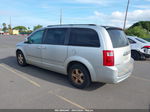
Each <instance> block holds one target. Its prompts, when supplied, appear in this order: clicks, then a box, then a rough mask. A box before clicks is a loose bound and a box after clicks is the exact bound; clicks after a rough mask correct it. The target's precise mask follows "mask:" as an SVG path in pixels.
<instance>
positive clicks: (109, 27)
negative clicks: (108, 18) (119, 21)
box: [103, 26, 123, 30]
mask: <svg viewBox="0 0 150 112" xmlns="http://www.w3.org/2000/svg"><path fill="white" fill-rule="evenodd" d="M103 27H104V28H105V29H106V30H123V29H122V28H119V27H112V26H103Z"/></svg>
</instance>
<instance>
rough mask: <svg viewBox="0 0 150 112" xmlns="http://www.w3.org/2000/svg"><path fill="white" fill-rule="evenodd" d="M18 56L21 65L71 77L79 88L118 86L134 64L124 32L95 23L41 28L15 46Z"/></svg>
mask: <svg viewBox="0 0 150 112" xmlns="http://www.w3.org/2000/svg"><path fill="white" fill-rule="evenodd" d="M16 57H17V62H18V64H19V65H20V66H26V65H27V64H32V65H36V66H38V67H41V68H44V69H48V70H51V71H54V72H58V73H61V74H65V75H68V79H69V81H70V83H71V84H72V85H73V86H75V87H77V88H80V89H81V88H85V87H88V86H89V85H90V84H91V82H103V83H119V82H121V81H123V80H125V79H126V78H128V77H129V76H130V75H131V73H132V70H133V62H134V61H133V59H132V58H131V48H130V45H129V42H128V40H127V38H126V35H125V34H124V32H123V30H122V29H120V28H116V27H107V26H99V25H94V24H86V25H80V24H76V25H53V26H48V27H45V28H42V29H39V30H37V31H35V32H33V33H32V34H31V35H30V36H29V37H28V38H26V40H25V41H24V42H21V43H18V44H17V45H16Z"/></svg>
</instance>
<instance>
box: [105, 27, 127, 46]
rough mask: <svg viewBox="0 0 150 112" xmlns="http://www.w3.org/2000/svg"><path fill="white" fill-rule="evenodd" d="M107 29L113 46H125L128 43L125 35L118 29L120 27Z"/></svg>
mask: <svg viewBox="0 0 150 112" xmlns="http://www.w3.org/2000/svg"><path fill="white" fill-rule="evenodd" d="M107 31H108V33H109V35H110V38H111V41H112V44H113V47H114V48H119V47H125V46H128V45H129V41H128V39H127V38H126V35H125V33H124V32H123V31H122V30H120V29H107Z"/></svg>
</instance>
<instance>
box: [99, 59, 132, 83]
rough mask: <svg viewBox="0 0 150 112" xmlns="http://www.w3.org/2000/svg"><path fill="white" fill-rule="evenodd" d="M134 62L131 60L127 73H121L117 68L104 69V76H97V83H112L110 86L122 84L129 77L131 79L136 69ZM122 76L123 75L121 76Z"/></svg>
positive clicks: (100, 74)
mask: <svg viewBox="0 0 150 112" xmlns="http://www.w3.org/2000/svg"><path fill="white" fill-rule="evenodd" d="M133 65H134V60H133V59H131V61H130V62H129V66H130V67H129V68H128V69H127V70H126V71H125V72H122V73H120V72H119V70H118V69H117V67H115V66H114V67H104V70H105V71H103V74H102V73H100V71H101V70H100V71H99V74H98V75H97V79H98V80H97V81H98V82H104V83H110V84H116V83H119V82H122V81H123V80H125V79H127V78H128V77H130V75H131V74H132V72H133V68H134V66H133ZM120 74H121V75H120Z"/></svg>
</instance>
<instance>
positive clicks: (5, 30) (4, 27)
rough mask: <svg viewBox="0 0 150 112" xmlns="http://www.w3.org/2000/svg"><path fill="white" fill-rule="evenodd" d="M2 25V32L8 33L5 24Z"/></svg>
mask: <svg viewBox="0 0 150 112" xmlns="http://www.w3.org/2000/svg"><path fill="white" fill-rule="evenodd" d="M2 25H3V28H2V30H3V31H4V32H7V31H8V28H7V25H6V23H3V24H2Z"/></svg>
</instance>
